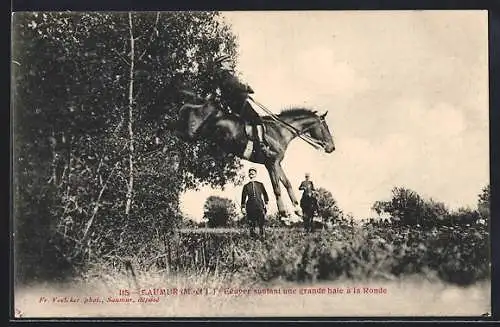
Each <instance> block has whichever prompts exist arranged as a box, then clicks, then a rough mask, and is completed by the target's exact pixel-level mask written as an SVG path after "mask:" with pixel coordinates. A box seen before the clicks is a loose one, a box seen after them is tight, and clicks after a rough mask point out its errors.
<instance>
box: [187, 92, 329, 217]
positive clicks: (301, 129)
mask: <svg viewBox="0 0 500 327" xmlns="http://www.w3.org/2000/svg"><path fill="white" fill-rule="evenodd" d="M327 113H328V111H327V112H325V113H323V114H321V115H319V114H317V112H316V111H313V110H311V109H307V108H291V109H286V110H283V111H282V112H281V113H280V114H278V115H269V116H264V117H263V121H264V128H265V138H266V140H267V143H268V144H269V146H270V148H271V150H273V152H274V153H275V154H274V155H272V156H266V155H265V154H264V153H263V152H262V150H261V149H260V147H259V146H258V144H257V143H255V144H254V142H253V139H254V138H253V137H251V133H252V128H251V127H250V126H249V125H248V124H247V123H245V122H244V121H243V120H242V119H241V118H240V117H238V116H237V115H234V114H232V115H228V114H226V113H224V112H223V111H222V110H219V109H218V108H217V106H216V105H215V104H214V103H213V101H212V100H211V99H207V100H206V101H205V102H204V103H203V104H190V103H187V104H184V105H183V106H182V107H181V108H180V110H179V121H178V122H179V123H180V126H178V129H180V130H181V131H184V133H182V134H184V136H187V138H188V139H189V140H193V139H196V138H197V137H200V136H203V137H207V138H210V139H211V140H213V141H215V142H216V143H217V144H218V145H219V146H220V147H221V148H222V149H223V150H224V151H226V152H228V153H233V154H234V155H236V156H238V157H240V158H242V159H245V160H248V161H250V162H254V163H258V164H263V165H264V166H265V167H266V169H267V171H268V173H269V177H270V179H271V183H272V186H273V192H274V195H275V197H276V203H277V206H278V210H279V214H280V215H282V216H288V212H287V210H286V208H285V206H284V204H283V200H282V198H281V187H280V182H281V183H282V184H283V185H284V186H285V188H286V190H287V192H288V196H289V197H290V200H291V202H292V204H293V206H294V212H295V213H296V214H297V215H299V216H301V213H300V208H299V202H298V201H297V198H296V197H295V193H294V191H293V188H292V184H291V183H290V181H289V180H288V177H287V176H286V174H285V172H284V171H283V168H282V167H281V161H282V160H283V158H284V156H285V152H286V149H287V148H288V145H289V144H290V142H291V141H292V140H293V139H295V138H296V137H301V138H304V139H306V140H307V141H308V142H309V143H311V144H312V145H313V146H316V147H317V148H322V149H323V150H324V151H325V152H326V153H331V152H333V151H334V150H335V144H334V142H333V138H332V135H331V134H330V130H329V128H328V125H327V123H326V121H325V117H326V115H327ZM186 124H187V125H186Z"/></svg>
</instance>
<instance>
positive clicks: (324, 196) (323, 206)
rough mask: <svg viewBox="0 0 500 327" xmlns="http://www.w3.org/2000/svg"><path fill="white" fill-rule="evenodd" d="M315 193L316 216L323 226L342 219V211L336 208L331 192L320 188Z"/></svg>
mask: <svg viewBox="0 0 500 327" xmlns="http://www.w3.org/2000/svg"><path fill="white" fill-rule="evenodd" d="M317 192H318V193H317V199H318V216H319V217H320V218H321V220H322V222H323V224H326V223H327V222H330V223H333V222H334V221H336V220H338V219H340V218H341V217H342V210H340V208H339V207H338V205H337V201H335V199H334V198H333V195H332V192H330V191H328V190H327V189H324V188H322V187H320V188H319V189H318V191H317Z"/></svg>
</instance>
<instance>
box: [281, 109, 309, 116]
mask: <svg viewBox="0 0 500 327" xmlns="http://www.w3.org/2000/svg"><path fill="white" fill-rule="evenodd" d="M314 111H315V110H313V109H309V108H303V107H301V108H286V109H283V110H281V112H280V113H279V114H278V116H279V117H289V116H311V115H314V114H315V113H314Z"/></svg>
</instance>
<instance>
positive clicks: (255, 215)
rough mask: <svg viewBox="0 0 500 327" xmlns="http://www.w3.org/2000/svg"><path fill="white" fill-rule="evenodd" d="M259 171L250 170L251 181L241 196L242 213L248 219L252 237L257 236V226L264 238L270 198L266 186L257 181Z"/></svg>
mask: <svg viewBox="0 0 500 327" xmlns="http://www.w3.org/2000/svg"><path fill="white" fill-rule="evenodd" d="M256 176H257V169H255V168H250V169H249V170H248V177H249V178H250V181H249V182H248V183H247V184H245V186H243V191H242V194H241V212H242V213H243V214H244V215H245V214H246V217H247V220H248V224H249V226H250V236H252V237H253V236H255V225H256V223H258V225H259V234H260V236H261V237H262V236H264V218H265V215H266V212H267V204H268V202H269V197H268V195H267V192H266V188H265V187H264V184H262V183H261V182H258V181H256V180H255V177H256Z"/></svg>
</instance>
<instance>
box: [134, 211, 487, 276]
mask: <svg viewBox="0 0 500 327" xmlns="http://www.w3.org/2000/svg"><path fill="white" fill-rule="evenodd" d="M488 239H489V237H488V229H487V228H486V227H485V225H482V224H474V225H472V226H465V225H457V226H455V227H447V226H441V227H435V228H433V229H431V230H428V229H424V228H422V227H416V226H401V225H393V224H391V222H389V221H387V220H386V221H385V222H383V221H372V222H367V223H364V224H361V225H350V224H347V225H345V224H339V225H336V227H335V228H334V229H332V230H322V231H319V232H317V233H315V234H306V233H304V232H302V230H300V229H290V228H274V229H268V230H267V233H266V238H265V239H264V240H260V241H258V240H253V239H250V238H249V237H248V232H247V231H246V230H242V229H227V228H223V229H219V230H214V229H196V230H192V231H185V232H183V233H179V234H177V235H175V236H174V237H169V238H168V239H167V240H166V244H167V245H164V246H163V245H162V246H161V247H162V248H163V249H164V248H165V247H166V248H167V249H166V251H165V252H162V253H167V255H166V256H165V255H163V256H162V257H163V258H165V260H164V261H162V262H161V264H159V265H157V266H156V267H155V266H154V265H153V266H151V265H149V264H147V262H150V261H151V260H149V259H148V258H147V256H144V255H140V256H139V255H138V256H137V257H136V261H137V265H138V266H139V267H148V268H147V269H146V270H149V271H154V270H155V269H169V270H170V271H175V272H192V271H209V272H212V273H219V274H224V275H225V276H228V275H230V276H233V277H234V278H239V279H243V280H247V281H254V282H273V281H275V280H279V279H284V280H287V281H294V282H302V283H314V282H317V281H325V280H336V279H341V278H342V279H345V278H348V279H351V280H354V281H366V280H370V279H378V280H395V279H399V278H404V277H407V276H413V275H421V276H424V277H425V278H429V279H440V280H442V281H445V282H448V283H453V284H458V285H470V284H473V283H475V282H477V281H482V280H487V279H488V278H490V259H489V254H488V253H489V251H488V244H489V242H488ZM150 246H153V247H154V248H155V249H156V248H159V247H160V245H158V246H154V245H150ZM154 257H158V256H157V255H155V256H154Z"/></svg>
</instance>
